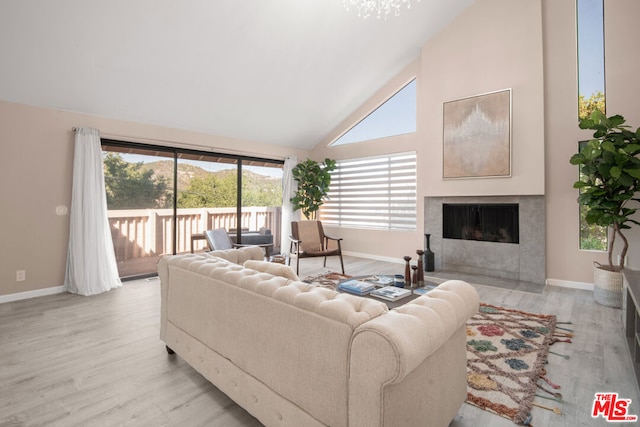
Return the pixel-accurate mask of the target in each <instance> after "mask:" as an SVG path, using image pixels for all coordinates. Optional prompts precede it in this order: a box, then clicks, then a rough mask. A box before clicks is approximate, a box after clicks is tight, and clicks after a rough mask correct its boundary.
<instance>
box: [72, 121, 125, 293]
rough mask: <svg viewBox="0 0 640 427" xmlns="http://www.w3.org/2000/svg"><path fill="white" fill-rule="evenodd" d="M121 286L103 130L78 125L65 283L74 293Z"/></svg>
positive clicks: (104, 290)
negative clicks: (109, 212)
mask: <svg viewBox="0 0 640 427" xmlns="http://www.w3.org/2000/svg"><path fill="white" fill-rule="evenodd" d="M120 286H122V282H121V281H120V277H119V275H118V267H117V264H116V257H115V253H114V249H113V240H112V238H111V230H110V228H109V218H108V216H107V196H106V193H105V185H104V171H103V165H102V147H101V144H100V132H99V131H98V130H96V129H90V128H78V129H76V134H75V149H74V158H73V187H72V193H71V210H70V230H69V248H68V251H67V269H66V274H65V279H64V287H65V289H66V290H67V291H68V292H71V293H74V294H80V295H95V294H100V293H102V292H106V291H108V290H110V289H113V288H117V287H120Z"/></svg>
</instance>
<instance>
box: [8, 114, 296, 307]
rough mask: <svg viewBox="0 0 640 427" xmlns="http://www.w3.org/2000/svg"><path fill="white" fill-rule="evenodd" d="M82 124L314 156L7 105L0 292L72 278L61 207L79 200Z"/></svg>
mask: <svg viewBox="0 0 640 427" xmlns="http://www.w3.org/2000/svg"><path fill="white" fill-rule="evenodd" d="M74 126H75V127H80V126H87V127H94V128H97V129H99V130H100V131H101V133H102V135H103V136H108V137H112V138H113V139H121V140H133V141H138V142H143V143H144V142H146V143H156V144H160V145H178V146H180V145H186V146H189V147H193V148H201V149H203V150H211V149H212V148H215V151H220V152H229V153H237V154H251V155H256V156H261V157H266V158H272V159H283V158H284V157H285V156H288V155H292V154H294V155H297V156H298V157H300V158H304V157H306V156H307V154H308V153H307V152H306V151H303V150H293V149H291V148H290V147H283V146H274V145H269V146H265V145H262V144H256V143H252V142H250V141H239V140H233V139H229V138H223V137H215V136H211V135H203V134H198V133H193V132H185V131H181V130H177V129H167V128H162V127H159V126H150V125H143V124H138V123H131V122H124V121H118V120H111V119H105V118H101V117H96V116H90V115H84V114H76V113H69V112H63V111H57V110H49V109H44V108H36V107H30V106H26V105H20V104H13V103H8V102H0V141H1V143H2V155H1V156H0V159H1V160H0V174H1V175H0V195H2V201H1V202H0V203H1V204H2V207H1V209H0V224H2V238H1V239H0V295H6V294H13V293H20V292H27V291H34V290H38V289H43V288H50V287H56V286H61V285H62V284H63V282H64V272H65V266H66V258H67V245H68V235H69V216H68V215H65V216H57V215H56V213H55V208H56V206H58V205H65V206H70V204H71V178H72V168H73V141H74V135H73V132H72V128H73V127H74ZM16 270H26V273H27V274H26V276H27V280H26V281H24V282H16Z"/></svg>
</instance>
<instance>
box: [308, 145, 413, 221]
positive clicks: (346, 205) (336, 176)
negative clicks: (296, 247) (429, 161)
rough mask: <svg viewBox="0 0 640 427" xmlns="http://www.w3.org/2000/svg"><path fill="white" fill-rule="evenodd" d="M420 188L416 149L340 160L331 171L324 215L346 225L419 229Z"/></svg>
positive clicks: (323, 210)
mask: <svg viewBox="0 0 640 427" xmlns="http://www.w3.org/2000/svg"><path fill="white" fill-rule="evenodd" d="M416 188H417V184H416V153H415V152H412V153H400V154H392V155H387V156H381V157H370V158H361V159H350V160H340V161H338V162H337V167H336V169H335V170H334V171H333V172H332V173H331V188H330V190H329V193H328V196H329V199H328V200H327V201H325V203H324V205H323V206H322V208H321V210H320V219H321V220H322V221H324V222H326V223H328V224H335V225H343V226H354V227H363V228H375V229H385V230H415V228H416V200H417V197H416V193H417V190H416Z"/></svg>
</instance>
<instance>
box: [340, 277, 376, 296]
mask: <svg viewBox="0 0 640 427" xmlns="http://www.w3.org/2000/svg"><path fill="white" fill-rule="evenodd" d="M338 289H339V290H341V291H344V292H349V293H351V294H356V295H367V294H368V293H369V292H371V291H372V290H373V289H375V285H374V284H373V283H369V282H365V281H364V280H356V279H352V280H347V281H346V282H342V283H340V284H339V285H338Z"/></svg>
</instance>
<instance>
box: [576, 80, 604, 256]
mask: <svg viewBox="0 0 640 427" xmlns="http://www.w3.org/2000/svg"><path fill="white" fill-rule="evenodd" d="M595 110H600V111H601V112H603V113H604V112H605V96H604V93H602V92H601V91H598V92H596V93H594V94H592V95H591V96H590V97H589V98H585V97H584V95H579V96H578V119H583V118H586V117H590V116H591V113H592V112H593V111H595ZM588 211H589V210H588V208H587V207H586V206H583V205H580V249H583V250H593V251H606V250H607V242H608V240H607V229H606V228H605V227H600V226H598V225H590V224H588V223H587V220H586V217H587V212H588Z"/></svg>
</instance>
